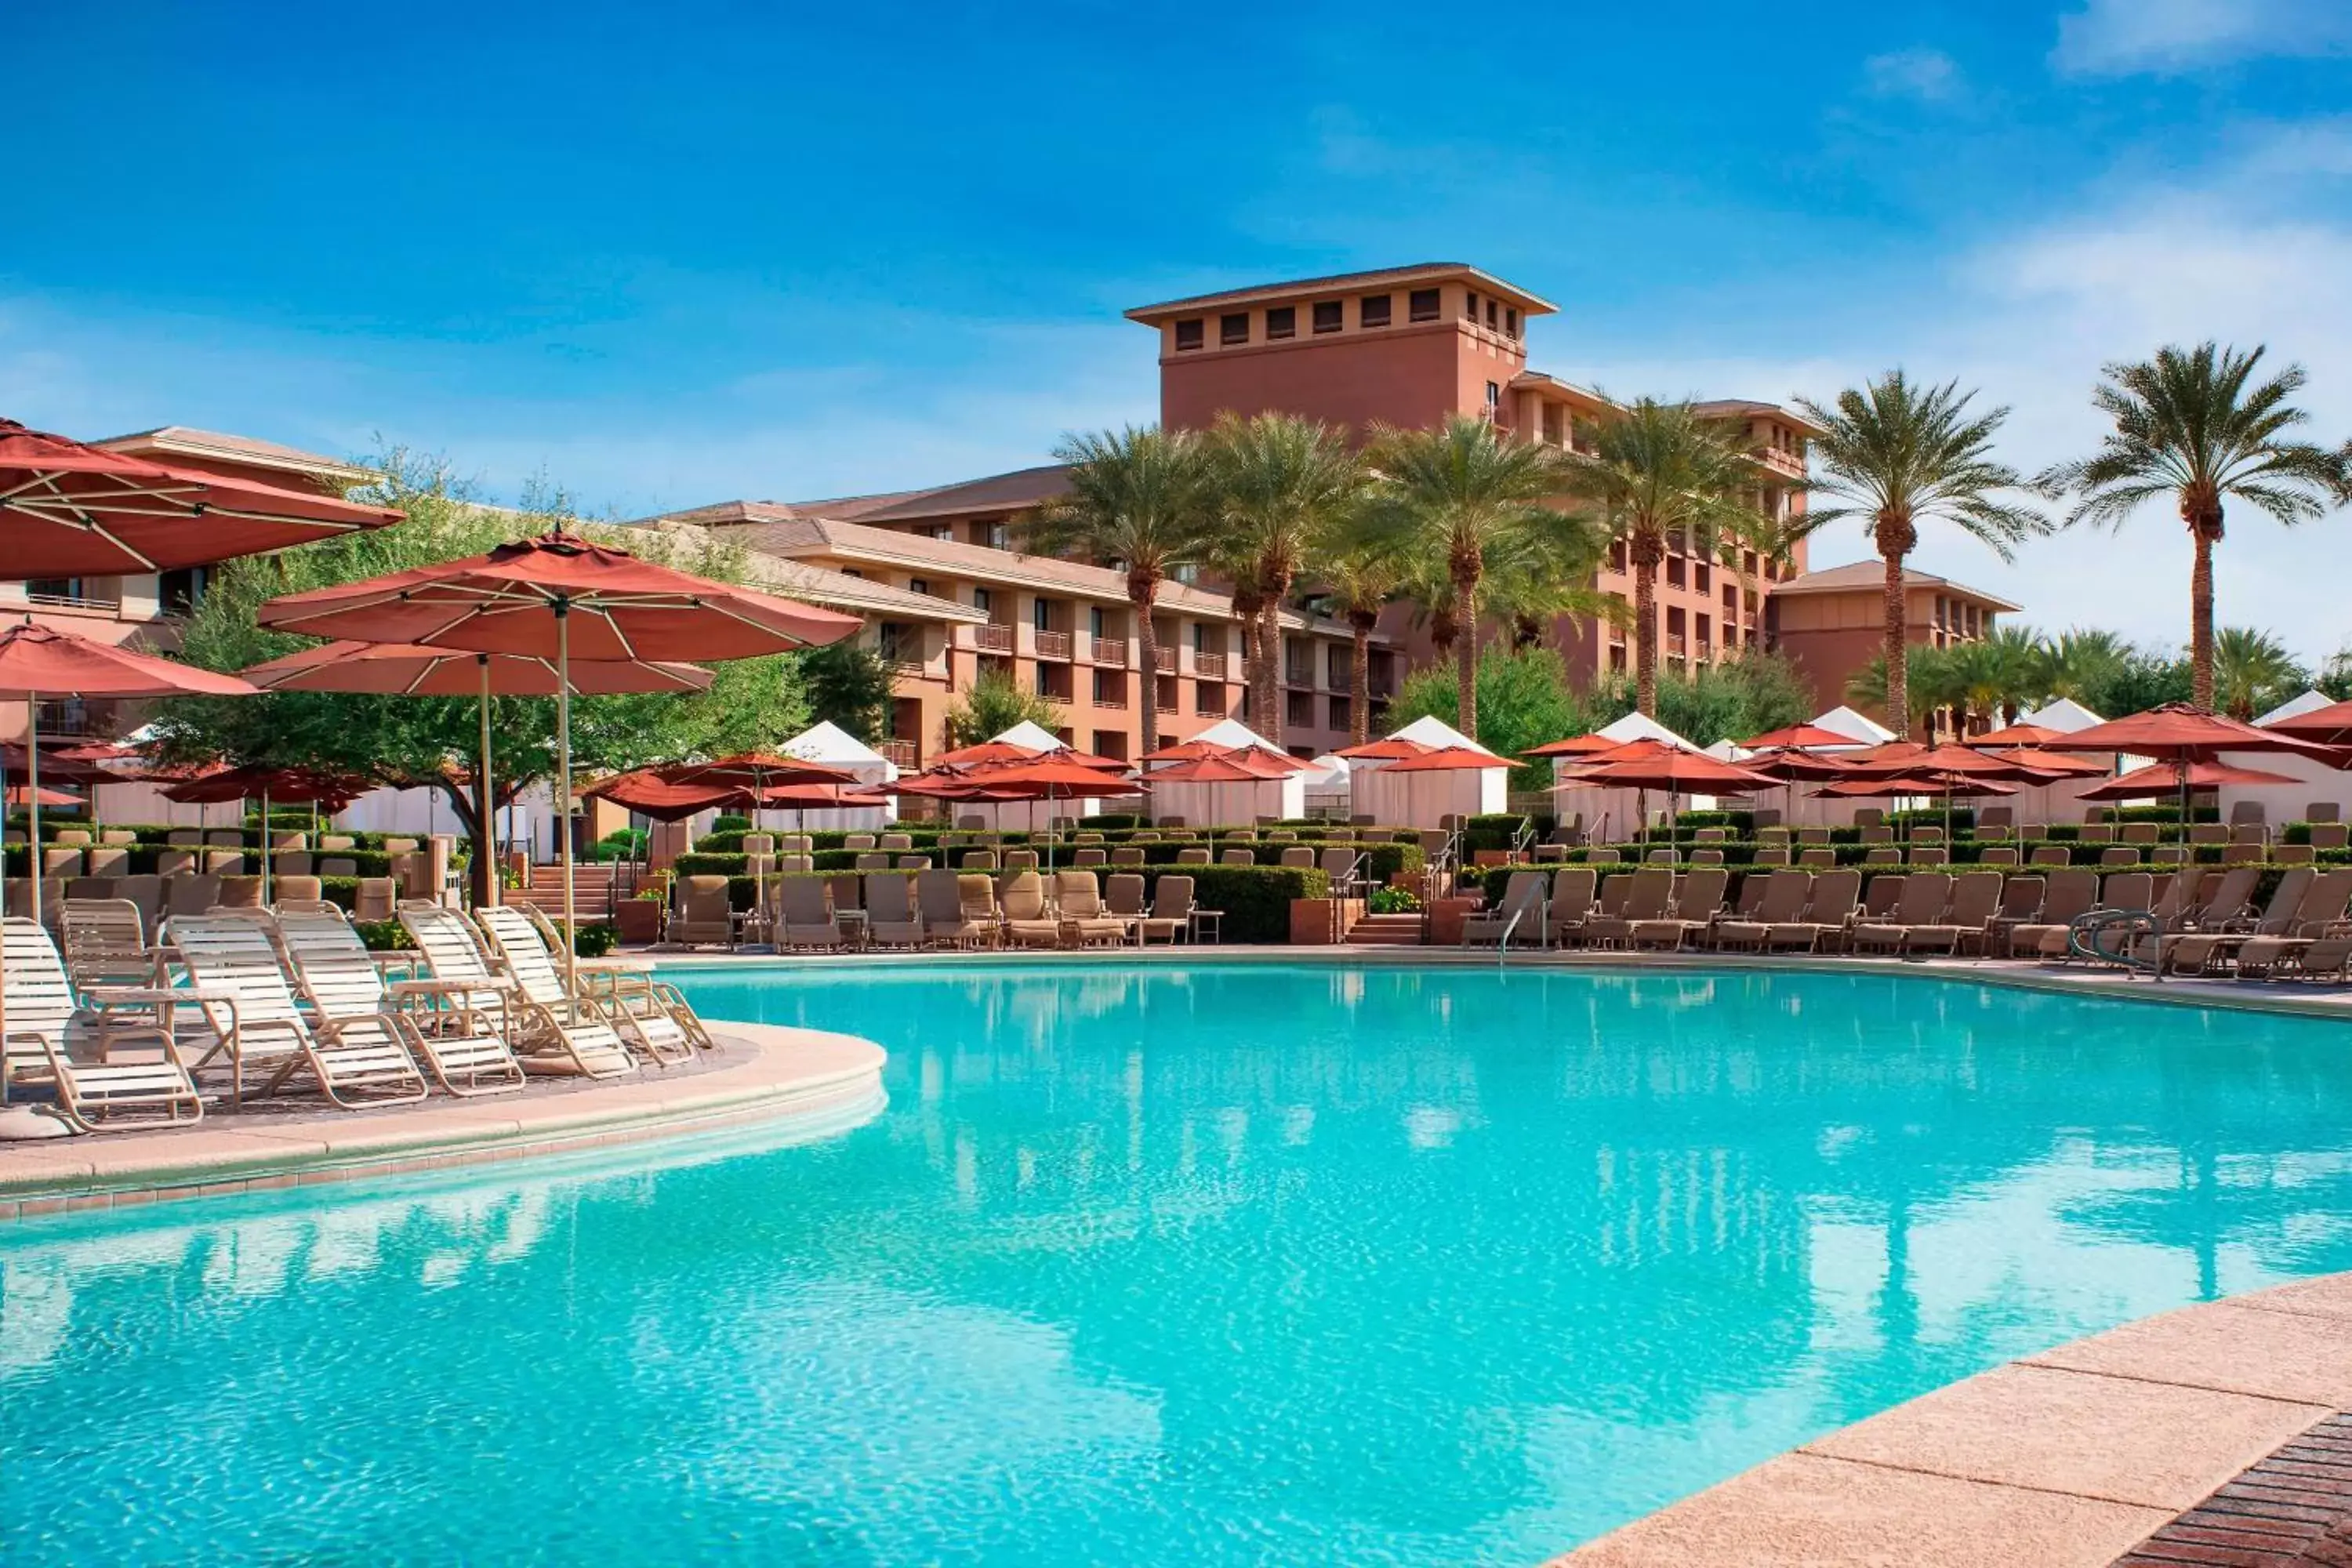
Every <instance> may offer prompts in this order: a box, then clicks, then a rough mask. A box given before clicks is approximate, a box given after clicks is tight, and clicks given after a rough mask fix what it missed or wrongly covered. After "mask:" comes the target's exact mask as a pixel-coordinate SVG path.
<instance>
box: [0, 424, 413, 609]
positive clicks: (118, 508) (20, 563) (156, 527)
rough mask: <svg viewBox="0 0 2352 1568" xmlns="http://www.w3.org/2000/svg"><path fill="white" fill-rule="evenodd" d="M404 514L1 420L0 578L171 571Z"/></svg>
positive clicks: (379, 525) (380, 524) (393, 519)
mask: <svg viewBox="0 0 2352 1568" xmlns="http://www.w3.org/2000/svg"><path fill="white" fill-rule="evenodd" d="M398 521H400V513H398V512H396V511H394V510H389V509H387V508H384V507H375V506H362V505H359V504H358V503H356V502H353V501H347V500H341V499H339V498H337V497H334V496H328V495H320V494H316V493H312V492H310V491H304V490H288V489H278V487H276V486H275V485H266V484H260V483H257V482H255V481H253V480H249V479H230V478H228V477H226V475H221V474H208V473H205V472H202V471H200V470H197V469H194V468H173V467H172V466H170V465H169V464H164V463H154V462H150V461H148V460H147V459H145V458H133V457H131V456H129V455H127V454H125V453H121V452H110V451H108V450H107V449H106V448H105V447H91V446H88V445H85V444H84V443H82V442H79V441H75V440H70V439H68V438H67V437H63V436H52V435H48V434H47V433H46V432H43V431H39V430H32V429H27V428H26V426H22V425H19V424H18V423H16V421H15V420H13V419H0V541H5V542H6V546H7V548H6V550H5V552H0V576H5V577H9V578H14V579H17V580H25V579H30V578H35V577H110V576H114V577H119V576H135V575H137V574H142V573H147V572H172V571H177V570H179V569H180V568H182V567H187V566H208V565H210V564H211V563H214V562H215V561H223V560H226V559H227V558H228V557H230V556H232V555H253V554H257V553H260V552H264V551H269V550H284V549H287V548H289V546H292V545H297V544H307V543H309V542H311V541H313V540H318V539H327V538H331V537H332V536H334V535H336V534H339V533H349V532H352V531H355V530H359V529H367V528H382V527H383V526H384V525H385V524H387V523H393V522H398Z"/></svg>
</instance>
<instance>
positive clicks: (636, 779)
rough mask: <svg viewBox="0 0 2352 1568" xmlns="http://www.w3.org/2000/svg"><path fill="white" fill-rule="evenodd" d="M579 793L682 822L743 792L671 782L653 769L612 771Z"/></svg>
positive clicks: (733, 800)
mask: <svg viewBox="0 0 2352 1568" xmlns="http://www.w3.org/2000/svg"><path fill="white" fill-rule="evenodd" d="M580 793H581V794H582V795H589V796H593V797H594V798H595V799H598V800H609V801H611V802H612V803H613V804H614V805H617V806H620V807H622V808H623V809H625V810H628V811H634V812H635V813H636V814H637V815H639V816H650V817H652V818H653V819H654V820H655V821H656V822H683V821H685V820H686V819H687V818H688V817H689V816H693V815H694V814H695V813H697V812H699V811H709V810H710V809H711V808H712V807H714V806H720V805H734V804H735V803H737V802H738V801H740V800H742V799H743V798H744V797H745V792H743V791H742V790H740V789H732V788H716V787H711V786H708V785H702V786H698V785H694V784H672V783H670V782H669V781H668V780H667V779H665V778H663V777H662V776H661V774H660V773H659V772H658V771H656V770H655V769H653V768H639V769H636V770H635V771H634V772H631V773H614V775H613V776H612V777H610V778H607V779H600V780H598V781H597V782H596V783H594V784H590V785H589V786H588V787H587V788H586V789H583V790H582V791H581V792H580Z"/></svg>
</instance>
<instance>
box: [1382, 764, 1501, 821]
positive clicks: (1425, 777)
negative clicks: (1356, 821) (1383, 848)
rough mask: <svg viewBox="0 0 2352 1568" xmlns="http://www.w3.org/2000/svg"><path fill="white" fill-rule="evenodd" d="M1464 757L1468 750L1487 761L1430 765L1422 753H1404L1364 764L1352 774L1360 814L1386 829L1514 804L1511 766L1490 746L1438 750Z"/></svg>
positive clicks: (1484, 814)
mask: <svg viewBox="0 0 2352 1568" xmlns="http://www.w3.org/2000/svg"><path fill="white" fill-rule="evenodd" d="M1436 750H1442V751H1445V752H1450V753H1453V754H1454V755H1459V753H1460V752H1463V751H1465V750H1467V751H1471V752H1475V753H1477V754H1478V755H1480V756H1483V757H1484V758H1486V762H1485V763H1481V764H1475V765H1470V766H1450V767H1441V768H1430V767H1425V766H1423V765H1422V764H1423V758H1420V757H1401V758H1397V759H1394V760H1392V761H1389V762H1385V763H1381V765H1380V766H1379V767H1377V768H1374V769H1370V770H1369V771H1368V770H1367V769H1365V768H1364V767H1363V766H1362V765H1361V763H1356V764H1355V765H1353V766H1352V768H1351V770H1350V772H1349V775H1348V784H1349V797H1350V804H1351V805H1352V807H1353V810H1354V814H1355V815H1357V816H1369V817H1370V818H1371V819H1372V821H1373V823H1374V824H1375V825H1376V826H1383V827H1435V826H1438V824H1439V823H1440V822H1441V821H1442V820H1443V819H1444V818H1445V817H1448V816H1486V815H1490V814H1492V813H1495V812H1499V811H1505V810H1507V809H1508V808H1509V804H1510V777H1511V764H1510V763H1509V762H1508V761H1507V760H1506V759H1504V758H1502V757H1498V756H1496V755H1495V753H1494V752H1489V751H1486V748H1484V747H1470V748H1462V747H1446V748H1436Z"/></svg>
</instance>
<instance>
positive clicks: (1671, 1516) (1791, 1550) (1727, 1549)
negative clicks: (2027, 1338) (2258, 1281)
mask: <svg viewBox="0 0 2352 1568" xmlns="http://www.w3.org/2000/svg"><path fill="white" fill-rule="evenodd" d="M2347 1410H2352V1274H2335V1275H2328V1276H2326V1277H2324V1278H2321V1279H2306V1280H2302V1281H2298V1282H2297V1283H2295V1284H2292V1285H2282V1286H2278V1287H2276V1288H2274V1289H2268V1290H2260V1291H2255V1292H2253V1293H2252V1294H2250V1295H2245V1296H2238V1297H2233V1298H2231V1299H2230V1300H2222V1301H2215V1302H2209V1303H2206V1304H2204V1305H2201V1306H2195V1307H2186V1308H2183V1309H2181V1310H2179V1311H2174V1312H2167V1313H2164V1314H2163V1315H2161V1316H2159V1317H2154V1318H2146V1319H2142V1320H2141V1321H2138V1322H2136V1323H2127V1324H2126V1325H2124V1326H2123V1327H2122V1328H2119V1329H2114V1330H2110V1331H2107V1332H2106V1333H2104V1334H2095V1335H2093V1336H2092V1337H2090V1338H2089V1339H2084V1340H2077V1341H2075V1342H2073V1343H2071V1344H2065V1345H2060V1346H2058V1347H2057V1348H2056V1349H2054V1350H2049V1351H2045V1352H2042V1353H2041V1354H2039V1355H2032V1356H2028V1357H2026V1358H2025V1359H2024V1360H2022V1361H2018V1362H2012V1363H2010V1364H2009V1365H2007V1366H2002V1367H1997V1368H1995V1369H1994V1370H1992V1371H1990V1372H1987V1373H1979V1375H1977V1376H1975V1377H1971V1378H1969V1379H1967V1380H1966V1381H1964V1382H1960V1383H1956V1384H1951V1385H1950V1386H1949V1387H1947V1388H1941V1389H1937V1391H1936V1392H1934V1393H1932V1394H1924V1395H1922V1396H1921V1397H1919V1398H1917V1399H1915V1400H1912V1401H1911V1402H1910V1403H1909V1404H1907V1405H1897V1406H1895V1408H1894V1409H1892V1410H1888V1411H1885V1412H1883V1413H1881V1414H1879V1415H1874V1416H1871V1417H1870V1418H1869V1419H1867V1420H1865V1421H1860V1422H1856V1423H1855V1424H1854V1425H1853V1426H1848V1427H1846V1428H1844V1429H1843V1431H1839V1432H1833V1433H1832V1434H1830V1435H1829V1436H1826V1437H1822V1438H1818V1439H1816V1440H1815V1441H1813V1442H1811V1443H1807V1444H1805V1445H1804V1446H1803V1447H1799V1448H1797V1449H1794V1450H1793V1451H1791V1452H1790V1453H1787V1454H1783V1455H1781V1456H1780V1458H1776V1459H1768V1460H1767V1461H1765V1462H1764V1463H1763V1464H1761V1465H1759V1466H1757V1467H1756V1468H1754V1469H1751V1470H1748V1471H1747V1472H1745V1473H1744V1474H1741V1475H1738V1476H1734V1477H1733V1478H1731V1479H1729V1480H1727V1481H1724V1482H1722V1483H1721V1484H1719V1485H1717V1486H1714V1487H1711V1488H1709V1489H1706V1491H1703V1492H1700V1493H1698V1494H1697V1495H1696V1496H1695V1497H1691V1498H1686V1499H1685V1500H1683V1501H1681V1502H1678V1503H1675V1504H1674V1505H1672V1506H1671V1507H1668V1508H1664V1509H1662V1510H1659V1511H1658V1512H1656V1513H1654V1514H1651V1515H1649V1516H1647V1517H1646V1518H1643V1519H1639V1520H1636V1521H1633V1523H1631V1524H1628V1525H1626V1526H1624V1527H1623V1528H1622V1529H1620V1530H1618V1531H1614V1532H1612V1533H1611V1534H1609V1535H1604V1536H1602V1537H1601V1539H1600V1540H1598V1541H1595V1542H1591V1543H1589V1544H1587V1545H1585V1546H1582V1547H1580V1548H1578V1549H1577V1550H1576V1551H1574V1552H1570V1553H1568V1554H1567V1555H1566V1556H1564V1557H1560V1558H1557V1559H1555V1560H1554V1563H1553V1565H1552V1568H1669V1565H1672V1568H1688V1565H1689V1564H1692V1563H1725V1564H1733V1563H1736V1564H1739V1565H1741V1568H1865V1565H1867V1568H1891V1565H1894V1564H1902V1565H1904V1568H1962V1565H1963V1564H1965V1565H1968V1568H1986V1565H1990V1564H1999V1565H2000V1568H2109V1565H2110V1564H2115V1563H2119V1562H2120V1563H2127V1564H2130V1565H2131V1568H2153V1565H2155V1564H2158V1563H2221V1564H2238V1565H2240V1568H2268V1565H2271V1564H2285V1563H2342V1562H2352V1552H2346V1553H2345V1554H2344V1555H2340V1556H2331V1555H2323V1554H2321V1552H2323V1551H2325V1550H2326V1548H2325V1547H2324V1546H2320V1545H2317V1544H2316V1543H2320V1542H2325V1540H2326V1537H2327V1535H2328V1533H2329V1532H2330V1531H2336V1530H2339V1529H2341V1527H2342V1525H2343V1521H2344V1520H2345V1518H2346V1516H2347V1514H2352V1437H2347V1435H2346V1433H2345V1431H2344V1426H2345V1421H2344V1416H2345V1413H2346V1411H2347ZM2305 1553H2309V1554H2308V1555H2306V1554H2305ZM2127 1554H2128V1555H2127Z"/></svg>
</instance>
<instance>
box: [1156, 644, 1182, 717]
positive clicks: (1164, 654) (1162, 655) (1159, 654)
mask: <svg viewBox="0 0 2352 1568" xmlns="http://www.w3.org/2000/svg"><path fill="white" fill-rule="evenodd" d="M1151 668H1153V669H1156V670H1158V671H1159V672H1160V674H1162V675H1173V674H1175V673H1176V650H1175V649H1174V648H1172V647H1166V646H1164V645H1163V646H1161V647H1155V648H1153V649H1152V650H1151ZM1170 711H1171V712H1172V711H1174V710H1172V709H1171V710H1170Z"/></svg>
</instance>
